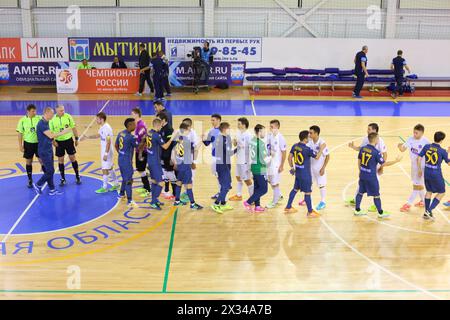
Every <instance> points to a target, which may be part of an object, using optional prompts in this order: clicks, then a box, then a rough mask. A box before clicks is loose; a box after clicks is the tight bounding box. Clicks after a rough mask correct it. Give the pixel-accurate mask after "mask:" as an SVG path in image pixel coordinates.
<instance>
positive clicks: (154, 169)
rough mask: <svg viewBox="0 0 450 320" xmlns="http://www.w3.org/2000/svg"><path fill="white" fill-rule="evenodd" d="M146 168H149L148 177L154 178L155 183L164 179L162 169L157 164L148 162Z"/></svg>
mask: <svg viewBox="0 0 450 320" xmlns="http://www.w3.org/2000/svg"><path fill="white" fill-rule="evenodd" d="M148 169H149V170H150V179H152V180H154V181H155V182H156V183H160V182H163V181H164V178H163V169H162V167H161V165H159V164H148Z"/></svg>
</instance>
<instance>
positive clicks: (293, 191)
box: [286, 189, 297, 209]
mask: <svg viewBox="0 0 450 320" xmlns="http://www.w3.org/2000/svg"><path fill="white" fill-rule="evenodd" d="M296 194H297V190H295V189H292V190H291V193H289V200H288V203H287V205H286V208H288V209H290V208H292V202H294V198H295V196H296Z"/></svg>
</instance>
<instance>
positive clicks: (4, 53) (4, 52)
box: [0, 38, 22, 62]
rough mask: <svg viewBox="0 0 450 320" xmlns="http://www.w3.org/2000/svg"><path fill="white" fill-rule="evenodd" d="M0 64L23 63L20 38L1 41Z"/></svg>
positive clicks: (2, 39)
mask: <svg viewBox="0 0 450 320" xmlns="http://www.w3.org/2000/svg"><path fill="white" fill-rule="evenodd" d="M0 62H22V50H21V48H20V39H19V38H1V39H0Z"/></svg>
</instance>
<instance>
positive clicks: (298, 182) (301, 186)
mask: <svg viewBox="0 0 450 320" xmlns="http://www.w3.org/2000/svg"><path fill="white" fill-rule="evenodd" d="M294 189H295V190H299V191H300V192H306V193H310V192H312V179H309V178H306V179H304V178H300V177H295V183H294Z"/></svg>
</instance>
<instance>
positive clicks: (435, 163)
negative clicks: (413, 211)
mask: <svg viewBox="0 0 450 320" xmlns="http://www.w3.org/2000/svg"><path fill="white" fill-rule="evenodd" d="M444 139H445V133H444V132H442V131H438V132H436V133H435V134H434V143H431V144H427V145H426V146H425V147H423V149H422V151H420V153H419V157H418V158H417V163H418V164H420V163H421V161H422V158H425V170H423V172H422V167H421V166H419V176H422V175H424V177H425V188H426V190H427V193H426V194H425V213H424V215H423V218H424V219H432V220H434V217H433V209H434V208H436V207H437V206H438V204H439V202H440V201H441V199H442V198H443V197H444V195H445V180H444V177H443V175H442V168H441V164H442V161H445V162H446V163H447V164H449V165H450V160H449V159H448V152H447V151H446V150H445V149H443V148H442V147H441V143H442V142H443V141H444ZM449 150H450V148H449ZM433 193H435V194H436V196H435V198H434V199H433V201H431V198H432V197H433Z"/></svg>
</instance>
